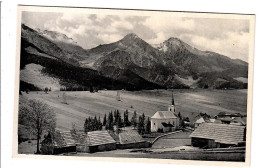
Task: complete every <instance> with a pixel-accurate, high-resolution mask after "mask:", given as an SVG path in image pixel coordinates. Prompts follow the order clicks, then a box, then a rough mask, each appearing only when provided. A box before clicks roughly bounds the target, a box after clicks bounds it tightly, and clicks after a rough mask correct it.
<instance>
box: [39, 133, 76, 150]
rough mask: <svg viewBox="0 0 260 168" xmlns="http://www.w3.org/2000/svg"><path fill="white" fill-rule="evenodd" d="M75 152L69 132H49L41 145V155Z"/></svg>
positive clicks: (73, 142) (74, 144)
mask: <svg viewBox="0 0 260 168" xmlns="http://www.w3.org/2000/svg"><path fill="white" fill-rule="evenodd" d="M76 151H77V150H76V143H75V140H74V138H73V137H72V136H71V132H70V131H64V132H60V131H55V132H53V133H52V132H49V133H48V134H47V136H46V137H45V138H44V140H43V141H42V143H41V153H42V154H61V153H70V152H76Z"/></svg>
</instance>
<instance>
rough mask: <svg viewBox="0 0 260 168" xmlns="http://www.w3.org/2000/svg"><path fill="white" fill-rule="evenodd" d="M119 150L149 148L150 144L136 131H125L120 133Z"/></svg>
mask: <svg viewBox="0 0 260 168" xmlns="http://www.w3.org/2000/svg"><path fill="white" fill-rule="evenodd" d="M118 140H119V143H118V144H117V148H119V149H132V148H147V147H149V145H150V143H149V142H147V141H145V140H144V139H143V138H142V136H141V135H139V134H138V132H137V131H136V130H123V131H121V132H119V133H118Z"/></svg>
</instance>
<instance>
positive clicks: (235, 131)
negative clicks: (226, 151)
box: [190, 123, 245, 145]
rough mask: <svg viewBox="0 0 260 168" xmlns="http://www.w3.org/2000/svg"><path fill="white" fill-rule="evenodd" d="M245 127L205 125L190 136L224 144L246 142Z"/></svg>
mask: <svg viewBox="0 0 260 168" xmlns="http://www.w3.org/2000/svg"><path fill="white" fill-rule="evenodd" d="M244 134H245V127H244V126H236V125H229V124H215V123H203V124H202V125H201V126H199V127H198V128H197V129H195V131H194V132H193V133H192V134H191V135H190V137H194V138H204V139H212V140H215V142H218V143H223V144H234V145H237V144H238V143H241V142H244Z"/></svg>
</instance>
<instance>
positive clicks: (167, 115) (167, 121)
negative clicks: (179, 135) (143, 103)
mask: <svg viewBox="0 0 260 168" xmlns="http://www.w3.org/2000/svg"><path fill="white" fill-rule="evenodd" d="M179 124H180V119H179V117H178V115H176V112H175V103H174V98H173V95H172V104H171V105H169V107H168V111H157V112H156V113H155V114H154V115H153V116H152V117H151V131H152V132H158V131H162V132H169V131H174V130H176V129H177V128H178V127H179Z"/></svg>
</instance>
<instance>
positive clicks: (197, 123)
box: [194, 117, 216, 128]
mask: <svg viewBox="0 0 260 168" xmlns="http://www.w3.org/2000/svg"><path fill="white" fill-rule="evenodd" d="M215 120H216V119H214V118H207V117H200V118H199V119H197V120H196V121H195V122H194V128H197V127H198V126H200V125H201V124H203V123H214V122H215Z"/></svg>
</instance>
